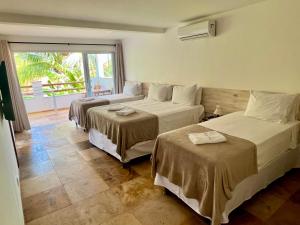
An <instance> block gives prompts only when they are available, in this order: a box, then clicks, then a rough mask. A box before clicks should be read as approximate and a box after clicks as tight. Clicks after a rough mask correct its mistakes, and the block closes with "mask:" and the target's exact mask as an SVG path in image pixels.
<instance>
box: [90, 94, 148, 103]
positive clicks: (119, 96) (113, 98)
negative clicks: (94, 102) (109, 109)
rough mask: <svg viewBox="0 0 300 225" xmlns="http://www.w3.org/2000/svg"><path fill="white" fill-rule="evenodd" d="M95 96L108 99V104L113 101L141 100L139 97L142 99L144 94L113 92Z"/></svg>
mask: <svg viewBox="0 0 300 225" xmlns="http://www.w3.org/2000/svg"><path fill="white" fill-rule="evenodd" d="M95 98H97V99H105V100H109V101H110V104H115V103H121V102H126V101H137V100H141V99H144V98H145V96H144V95H138V96H129V95H124V94H113V95H103V96H97V97H95Z"/></svg>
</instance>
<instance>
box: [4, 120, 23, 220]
mask: <svg viewBox="0 0 300 225" xmlns="http://www.w3.org/2000/svg"><path fill="white" fill-rule="evenodd" d="M18 179H19V172H18V167H17V162H16V158H15V153H14V149H13V144H12V140H11V137H10V133H9V127H8V122H7V121H6V120H4V119H2V118H1V116H0V224H1V225H23V224H24V219H23V211H22V203H21V194H20V189H19V185H18V181H17V180H18Z"/></svg>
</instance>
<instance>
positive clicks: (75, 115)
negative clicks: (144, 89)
mask: <svg viewBox="0 0 300 225" xmlns="http://www.w3.org/2000/svg"><path fill="white" fill-rule="evenodd" d="M92 98H93V100H95V101H97V100H105V101H107V103H103V102H99V103H93V106H88V107H87V109H89V108H91V107H96V106H100V105H106V104H116V103H121V102H129V101H137V100H141V99H144V98H145V96H144V95H136V96H133V95H125V94H113V95H103V96H96V97H92ZM80 101H81V100H74V101H73V102H71V105H70V109H69V119H70V120H73V121H75V123H76V125H80V126H81V127H84V124H85V117H86V115H85V113H83V112H82V107H83V106H82V105H81V104H84V103H87V104H89V103H90V101H87V102H80ZM81 117H82V118H81Z"/></svg>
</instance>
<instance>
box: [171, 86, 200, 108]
mask: <svg viewBox="0 0 300 225" xmlns="http://www.w3.org/2000/svg"><path fill="white" fill-rule="evenodd" d="M196 92H197V85H193V86H174V87H173V96H172V102H173V103H175V104H185V105H195V99H196Z"/></svg>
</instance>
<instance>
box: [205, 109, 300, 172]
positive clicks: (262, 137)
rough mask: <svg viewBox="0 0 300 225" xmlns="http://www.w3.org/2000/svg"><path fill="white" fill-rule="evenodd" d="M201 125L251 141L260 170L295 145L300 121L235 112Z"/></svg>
mask: <svg viewBox="0 0 300 225" xmlns="http://www.w3.org/2000/svg"><path fill="white" fill-rule="evenodd" d="M201 126H204V127H207V128H210V129H213V130H216V131H219V132H222V133H225V134H228V135H232V136H236V137H240V138H243V139H246V140H249V141H251V142H253V143H254V144H255V145H256V146H257V163H258V169H259V170H260V169H261V168H263V167H264V166H266V165H268V163H270V162H272V160H274V159H275V158H276V157H278V156H279V155H281V154H282V153H283V152H284V151H287V150H288V149H295V148H296V147H297V144H298V137H299V126H300V122H299V121H295V122H289V123H286V124H280V123H274V122H268V121H263V120H258V119H255V118H250V117H246V116H244V115H243V112H235V113H231V114H228V115H225V116H222V117H219V118H216V119H212V120H209V121H206V122H203V123H201Z"/></svg>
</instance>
